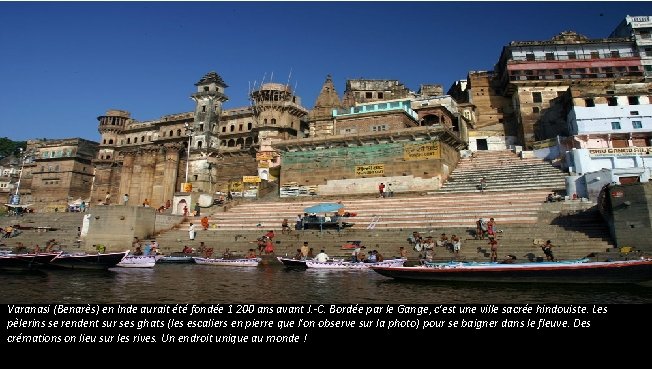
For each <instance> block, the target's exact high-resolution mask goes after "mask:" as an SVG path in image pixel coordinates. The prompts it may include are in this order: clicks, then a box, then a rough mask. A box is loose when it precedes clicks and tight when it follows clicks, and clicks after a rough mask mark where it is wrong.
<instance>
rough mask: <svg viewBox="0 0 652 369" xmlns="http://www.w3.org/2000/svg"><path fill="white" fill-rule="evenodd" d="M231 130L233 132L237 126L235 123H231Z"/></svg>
mask: <svg viewBox="0 0 652 369" xmlns="http://www.w3.org/2000/svg"><path fill="white" fill-rule="evenodd" d="M265 120H267V119H265ZM229 131H231V132H233V131H235V126H234V125H233V124H231V127H229Z"/></svg>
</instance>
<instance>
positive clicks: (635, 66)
mask: <svg viewBox="0 0 652 369" xmlns="http://www.w3.org/2000/svg"><path fill="white" fill-rule="evenodd" d="M648 66H649V65H646V67H648ZM627 69H628V70H629V71H630V72H638V65H630V66H629V67H627Z"/></svg>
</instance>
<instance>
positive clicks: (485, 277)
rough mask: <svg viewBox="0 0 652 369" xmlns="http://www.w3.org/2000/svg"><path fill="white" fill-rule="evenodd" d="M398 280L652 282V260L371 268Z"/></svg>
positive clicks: (436, 264) (456, 264)
mask: <svg viewBox="0 0 652 369" xmlns="http://www.w3.org/2000/svg"><path fill="white" fill-rule="evenodd" d="M371 269H372V270H374V271H375V272H377V273H379V274H381V275H384V276H386V277H390V278H395V279H411V280H432V281H468V282H528V283H531V282H537V283H546V282H559V283H637V282H645V281H648V280H652V259H640V260H626V261H602V262H582V261H575V262H545V263H517V264H499V263H434V264H432V265H424V266H415V267H381V266H373V267H371Z"/></svg>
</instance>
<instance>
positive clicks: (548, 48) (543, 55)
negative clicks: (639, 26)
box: [472, 31, 644, 148]
mask: <svg viewBox="0 0 652 369" xmlns="http://www.w3.org/2000/svg"><path fill="white" fill-rule="evenodd" d="M496 78H497V80H498V82H499V84H498V87H499V91H500V92H501V93H502V95H503V96H505V97H507V98H509V99H510V105H511V106H513V107H514V109H515V111H514V114H513V118H510V119H512V120H513V122H510V124H511V123H514V124H515V126H516V131H517V136H518V140H519V143H521V144H523V145H525V147H526V148H531V147H532V144H533V142H534V141H536V140H541V139H545V138H547V137H537V136H536V134H535V126H536V125H537V123H538V121H539V118H540V116H541V114H542V113H544V112H545V110H546V109H548V108H549V107H550V102H551V100H554V99H555V98H557V97H558V96H560V95H562V94H564V93H565V92H566V90H568V88H569V87H570V86H572V85H578V84H583V83H596V82H605V81H606V82H612V83H620V84H622V83H633V82H642V81H643V80H644V76H643V70H642V66H641V58H640V56H639V53H638V51H637V46H636V43H635V42H634V41H632V40H631V39H629V38H605V39H588V38H587V37H585V36H582V35H579V34H577V33H575V32H570V31H567V32H562V33H560V34H559V35H557V36H555V37H553V38H552V39H551V40H549V41H512V42H510V44H509V45H507V46H505V47H503V50H502V53H501V56H500V59H499V61H498V64H497V65H496ZM472 93H473V92H472ZM505 107H506V106H503V108H505ZM506 118H507V117H506Z"/></svg>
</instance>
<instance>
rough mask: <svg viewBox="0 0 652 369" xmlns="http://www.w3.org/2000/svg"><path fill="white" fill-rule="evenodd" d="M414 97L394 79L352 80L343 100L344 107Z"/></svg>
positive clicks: (347, 85)
mask: <svg viewBox="0 0 652 369" xmlns="http://www.w3.org/2000/svg"><path fill="white" fill-rule="evenodd" d="M413 96H414V93H413V92H411V91H410V90H409V89H408V88H407V87H405V85H403V84H402V83H401V82H400V81H398V80H393V79H350V80H347V81H346V89H345V90H344V97H343V98H342V105H343V106H344V107H352V106H355V105H356V104H365V103H370V102H374V101H384V100H408V99H410V98H411V97H413Z"/></svg>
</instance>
